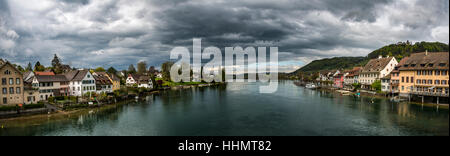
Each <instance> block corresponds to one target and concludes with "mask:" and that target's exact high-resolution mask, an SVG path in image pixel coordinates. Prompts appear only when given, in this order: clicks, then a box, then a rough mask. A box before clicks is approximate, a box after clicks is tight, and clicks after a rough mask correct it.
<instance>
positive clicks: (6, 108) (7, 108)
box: [0, 106, 17, 111]
mask: <svg viewBox="0 0 450 156" xmlns="http://www.w3.org/2000/svg"><path fill="white" fill-rule="evenodd" d="M15 110H17V106H1V107H0V111H15Z"/></svg>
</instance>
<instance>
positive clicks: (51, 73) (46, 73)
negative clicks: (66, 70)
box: [34, 72, 55, 75]
mask: <svg viewBox="0 0 450 156" xmlns="http://www.w3.org/2000/svg"><path fill="white" fill-rule="evenodd" d="M34 74H35V75H55V73H53V72H34Z"/></svg>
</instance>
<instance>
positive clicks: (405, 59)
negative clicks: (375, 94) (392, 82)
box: [391, 57, 409, 73]
mask: <svg viewBox="0 0 450 156" xmlns="http://www.w3.org/2000/svg"><path fill="white" fill-rule="evenodd" d="M408 59H409V57H404V58H403V59H402V60H400V62H399V63H398V64H397V66H395V68H394V70H392V71H391V73H398V72H400V70H399V69H400V67H401V66H403V65H404V64H405V63H406V61H407V60H408Z"/></svg>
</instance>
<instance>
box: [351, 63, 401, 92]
mask: <svg viewBox="0 0 450 156" xmlns="http://www.w3.org/2000/svg"><path fill="white" fill-rule="evenodd" d="M397 64H398V62H397V60H396V59H395V58H394V57H382V56H379V57H378V58H376V59H371V60H370V61H369V62H368V63H367V64H366V65H365V66H364V68H363V69H362V71H361V73H360V74H359V83H361V88H362V89H367V90H372V86H371V85H372V84H373V83H374V82H375V81H377V80H380V79H381V78H382V77H385V76H387V75H389V74H390V73H391V71H392V70H394V67H395V66H396V65H397Z"/></svg>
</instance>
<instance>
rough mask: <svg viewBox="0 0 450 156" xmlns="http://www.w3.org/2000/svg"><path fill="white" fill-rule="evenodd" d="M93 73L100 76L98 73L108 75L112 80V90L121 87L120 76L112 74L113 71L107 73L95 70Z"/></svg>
mask: <svg viewBox="0 0 450 156" xmlns="http://www.w3.org/2000/svg"><path fill="white" fill-rule="evenodd" d="M92 75H94V76H98V75H102V76H106V77H108V79H109V80H110V81H111V82H112V91H116V90H119V89H120V78H119V77H118V76H117V75H115V74H111V73H106V72H95V73H93V74H92Z"/></svg>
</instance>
